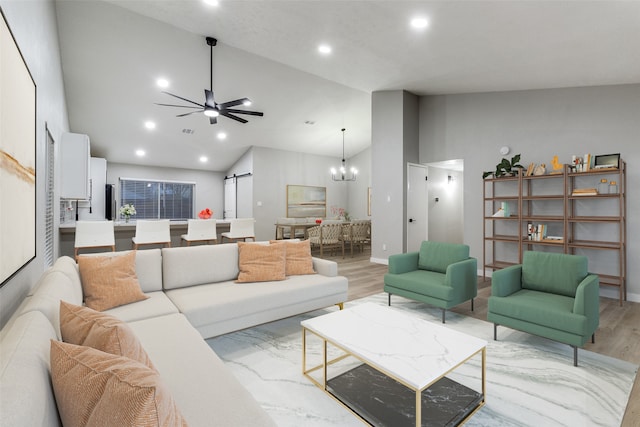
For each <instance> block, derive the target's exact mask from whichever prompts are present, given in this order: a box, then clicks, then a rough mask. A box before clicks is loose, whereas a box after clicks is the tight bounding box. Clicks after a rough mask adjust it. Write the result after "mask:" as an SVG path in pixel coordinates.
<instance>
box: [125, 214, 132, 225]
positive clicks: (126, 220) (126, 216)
mask: <svg viewBox="0 0 640 427" xmlns="http://www.w3.org/2000/svg"><path fill="white" fill-rule="evenodd" d="M129 219H131V217H130V216H129V215H125V217H124V222H125V223H128V222H129Z"/></svg>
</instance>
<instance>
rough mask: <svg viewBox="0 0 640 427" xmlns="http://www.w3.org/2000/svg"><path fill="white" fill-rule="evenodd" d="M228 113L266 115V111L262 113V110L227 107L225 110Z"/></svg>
mask: <svg viewBox="0 0 640 427" xmlns="http://www.w3.org/2000/svg"><path fill="white" fill-rule="evenodd" d="M224 111H226V112H227V113H234V114H248V115H250V116H260V117H262V116H264V113H261V112H260V111H246V110H236V109H233V108H225V110H224Z"/></svg>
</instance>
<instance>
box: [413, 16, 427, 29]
mask: <svg viewBox="0 0 640 427" xmlns="http://www.w3.org/2000/svg"><path fill="white" fill-rule="evenodd" d="M411 26H412V27H413V28H415V29H418V30H422V29H424V28H427V27H428V26H429V21H428V20H427V18H413V19H412V20H411Z"/></svg>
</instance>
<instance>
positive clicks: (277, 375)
mask: <svg viewBox="0 0 640 427" xmlns="http://www.w3.org/2000/svg"><path fill="white" fill-rule="evenodd" d="M363 302H374V303H377V304H380V305H387V294H383V293H381V294H377V295H373V296H370V297H367V298H363V299H360V300H356V301H352V302H348V303H347V304H346V305H345V308H349V307H350V306H353V305H356V304H360V303H363ZM392 308H393V309H396V310H401V311H404V312H408V313H411V314H413V315H415V316H419V317H421V318H424V319H426V320H429V321H432V322H435V323H440V321H441V320H440V319H441V311H440V310H439V309H436V308H433V307H430V306H427V305H424V304H421V303H418V302H415V301H412V300H408V299H405V298H402V297H398V296H393V297H392ZM335 310H337V307H331V308H327V309H324V310H317V311H314V312H311V313H307V314H304V315H300V316H295V317H292V318H288V319H283V320H279V321H277V322H272V323H268V324H265V325H261V326H257V327H254V328H250V329H246V330H243V331H239V332H234V333H230V334H227V335H223V336H221V337H216V338H212V339H209V340H207V343H208V344H209V345H210V346H211V348H212V349H213V350H214V351H215V352H216V353H217V354H218V356H219V357H220V358H221V359H222V360H224V361H225V363H226V364H227V366H228V367H229V368H230V369H231V370H232V372H233V373H234V375H235V376H236V377H237V378H238V380H239V381H240V382H241V383H242V384H243V385H244V386H245V387H246V388H247V389H248V390H249V391H250V392H251V394H253V396H254V397H255V398H256V400H257V401H258V402H259V403H260V404H261V405H262V406H263V408H265V410H266V411H267V412H268V413H269V414H270V415H271V417H272V418H273V419H274V420H275V422H276V423H277V425H278V426H281V427H288V426H291V427H294V426H295V427H299V426H305V427H314V426H317V427H322V426H341V427H342V426H345V427H346V426H362V425H363V424H362V422H361V421H360V420H359V419H358V418H357V417H355V416H354V415H353V414H351V412H349V411H348V410H347V409H345V408H344V407H343V406H342V405H340V404H339V403H338V402H336V401H335V400H334V399H332V398H331V397H329V396H327V395H326V394H325V393H324V392H322V391H321V390H320V389H319V388H317V387H316V386H315V385H312V384H311V382H310V381H309V380H308V379H307V378H306V377H304V376H303V375H302V367H301V366H302V339H301V337H302V333H301V327H300V322H301V321H302V320H304V319H307V318H310V317H315V316H319V315H322V314H325V313H329V312H332V311H335ZM446 326H447V327H449V328H452V329H455V330H457V331H460V332H464V333H467V334H469V335H472V336H475V337H478V338H482V339H484V340H486V341H487V342H488V346H487V383H486V392H487V398H486V405H485V406H484V407H482V408H481V409H480V410H479V411H478V412H477V413H476V414H475V415H473V417H472V418H471V419H470V420H469V421H468V422H467V424H465V425H466V426H491V427H496V426H536V427H538V426H545V427H552V426H619V425H620V423H621V421H622V417H623V415H624V411H625V408H626V405H627V401H628V399H629V393H630V392H631V388H632V387H633V382H634V379H635V376H636V373H637V370H638V366H637V365H634V364H631V363H628V362H625V361H621V360H618V359H614V358H611V357H608V356H603V355H599V354H596V353H593V352H590V351H586V350H582V349H579V350H578V365H579V366H578V367H574V366H573V350H572V348H571V347H569V346H568V345H565V344H560V343H556V342H553V341H549V340H546V339H543V338H539V337H535V336H532V335H529V334H525V333H522V332H518V331H513V330H511V329H508V328H505V327H498V341H493V325H492V324H491V323H488V322H484V321H481V320H478V319H474V318H471V317H467V316H464V315H460V314H457V313H452V312H447V323H446ZM596 339H597V333H596ZM307 348H308V353H310V354H311V355H312V356H313V355H315V356H317V355H319V352H320V341H319V340H318V341H313V340H311V342H309V343H308V347H307ZM332 352H333V353H334V354H338V353H337V350H333V351H332ZM312 356H311V357H312ZM479 363H480V361H479V360H478V361H477V362H476V361H475V360H472V361H471V363H469V364H468V365H465V366H463V367H461V370H460V371H458V372H457V375H461V376H465V377H469V378H474V377H475V378H478V381H479V377H480V369H479Z"/></svg>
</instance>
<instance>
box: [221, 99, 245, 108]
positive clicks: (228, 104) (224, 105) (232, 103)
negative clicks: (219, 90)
mask: <svg viewBox="0 0 640 427" xmlns="http://www.w3.org/2000/svg"><path fill="white" fill-rule="evenodd" d="M248 100H249V98H240V99H235V100H233V101H229V102H223V103H222V104H218V108H227V107H235V106H236V105H240V104H243V103H244V102H245V101H248Z"/></svg>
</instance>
